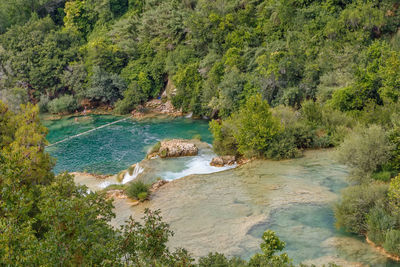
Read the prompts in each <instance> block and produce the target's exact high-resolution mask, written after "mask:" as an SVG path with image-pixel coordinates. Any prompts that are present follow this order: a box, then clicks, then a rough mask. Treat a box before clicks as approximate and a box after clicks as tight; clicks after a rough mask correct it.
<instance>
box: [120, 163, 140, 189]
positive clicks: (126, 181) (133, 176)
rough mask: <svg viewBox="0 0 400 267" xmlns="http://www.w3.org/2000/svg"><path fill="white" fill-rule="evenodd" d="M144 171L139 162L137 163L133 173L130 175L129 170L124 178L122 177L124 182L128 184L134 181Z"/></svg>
mask: <svg viewBox="0 0 400 267" xmlns="http://www.w3.org/2000/svg"><path fill="white" fill-rule="evenodd" d="M143 171H144V169H143V168H142V167H140V165H139V163H136V166H135V169H134V170H133V173H132V175H130V174H129V172H126V173H125V175H124V179H122V184H126V183H128V182H130V181H132V180H133V179H135V178H136V177H137V176H138V175H139V174H141V173H142V172H143Z"/></svg>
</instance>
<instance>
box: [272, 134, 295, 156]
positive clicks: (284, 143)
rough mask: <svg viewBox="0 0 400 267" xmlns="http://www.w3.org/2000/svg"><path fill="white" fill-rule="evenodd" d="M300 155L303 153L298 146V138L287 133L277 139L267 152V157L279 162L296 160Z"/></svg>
mask: <svg viewBox="0 0 400 267" xmlns="http://www.w3.org/2000/svg"><path fill="white" fill-rule="evenodd" d="M300 155H301V152H300V151H299V149H298V148H297V146H296V138H295V137H294V136H293V135H291V134H288V133H287V132H285V133H283V134H281V135H280V136H279V137H277V139H276V141H274V142H272V144H271V145H270V147H269V148H268V150H267V151H266V152H265V156H266V157H268V158H272V159H277V160H279V159H288V158H295V157H298V156H300Z"/></svg>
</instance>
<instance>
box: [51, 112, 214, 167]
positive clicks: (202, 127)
mask: <svg viewBox="0 0 400 267" xmlns="http://www.w3.org/2000/svg"><path fill="white" fill-rule="evenodd" d="M75 118H77V120H78V121H76V120H75ZM122 118H123V117H116V116H111V115H92V116H86V117H69V118H63V119H60V120H54V121H50V120H45V121H44V125H45V126H46V127H47V128H48V129H49V134H48V135H47V140H48V141H49V143H50V144H53V143H55V142H58V141H61V140H64V139H65V138H68V137H71V136H74V135H76V134H80V133H83V132H86V131H88V130H91V129H94V128H96V127H99V126H102V125H105V124H107V123H110V122H114V121H117V120H120V119H122ZM198 134H200V135H201V137H202V140H203V141H205V142H208V143H211V142H212V136H211V134H210V132H209V130H208V122H207V121H204V120H192V119H185V118H175V119H173V118H168V119H165V118H164V119H156V118H153V119H145V120H140V121H137V120H133V119H131V118H128V119H127V120H125V121H121V122H118V123H115V124H112V125H109V126H107V127H104V128H101V129H98V130H95V131H92V132H89V133H87V134H84V135H81V136H78V137H76V138H71V139H69V140H67V141H65V142H62V143H59V144H56V145H54V146H50V147H48V148H47V149H46V150H47V152H49V153H50V155H51V156H53V157H55V158H57V164H56V166H55V168H54V172H56V173H60V172H62V171H87V172H92V173H102V174H114V173H118V172H119V171H121V170H124V169H126V168H128V167H129V166H130V165H132V164H133V163H136V162H139V161H141V160H142V159H143V158H144V157H145V156H146V152H147V150H148V148H149V147H151V146H152V145H153V144H154V143H156V142H157V141H159V140H162V139H165V138H188V139H190V138H192V137H193V136H194V135H198Z"/></svg>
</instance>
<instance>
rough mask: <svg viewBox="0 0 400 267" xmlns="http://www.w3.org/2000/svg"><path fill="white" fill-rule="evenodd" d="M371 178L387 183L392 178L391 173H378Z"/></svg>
mask: <svg viewBox="0 0 400 267" xmlns="http://www.w3.org/2000/svg"><path fill="white" fill-rule="evenodd" d="M372 178H373V179H374V180H376V181H382V182H389V181H390V179H391V178H392V172H391V171H379V172H374V173H373V174H372Z"/></svg>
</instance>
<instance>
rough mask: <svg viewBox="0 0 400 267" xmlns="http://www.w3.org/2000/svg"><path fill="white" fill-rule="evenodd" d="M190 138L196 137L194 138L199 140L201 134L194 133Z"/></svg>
mask: <svg viewBox="0 0 400 267" xmlns="http://www.w3.org/2000/svg"><path fill="white" fill-rule="evenodd" d="M192 139H196V140H199V141H201V135H200V134H195V135H193V137H192Z"/></svg>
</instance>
